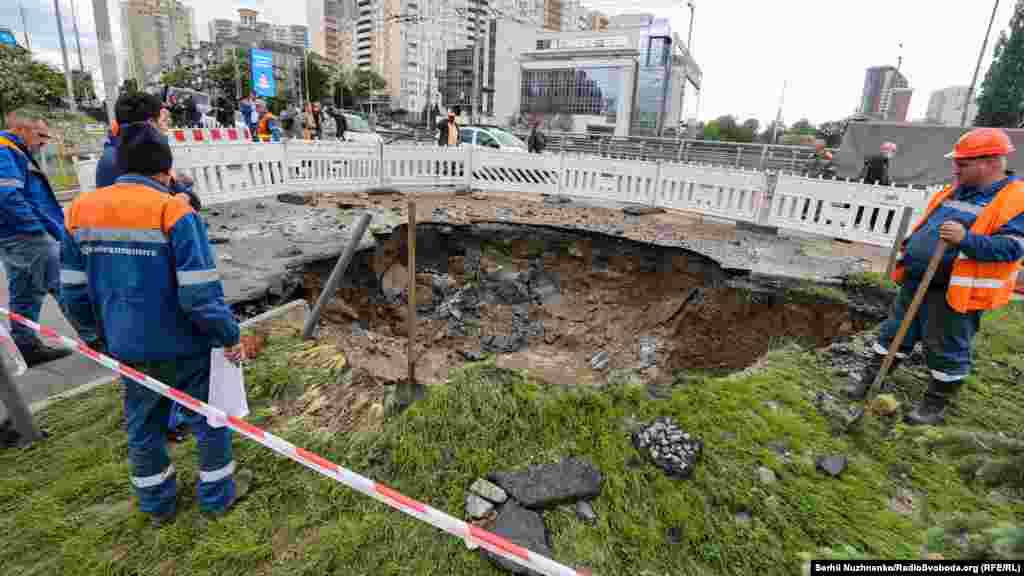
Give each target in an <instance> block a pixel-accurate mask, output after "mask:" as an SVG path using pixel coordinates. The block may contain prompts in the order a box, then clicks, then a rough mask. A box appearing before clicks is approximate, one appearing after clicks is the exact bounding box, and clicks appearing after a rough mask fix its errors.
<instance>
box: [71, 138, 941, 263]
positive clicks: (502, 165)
mask: <svg viewBox="0 0 1024 576" xmlns="http://www.w3.org/2000/svg"><path fill="white" fill-rule="evenodd" d="M181 132H182V134H181V135H175V137H174V138H172V144H173V146H172V147H173V150H174V164H175V169H176V170H177V171H179V172H181V173H184V174H188V175H190V176H192V178H193V179H194V180H195V181H196V191H197V193H198V194H199V195H200V198H202V200H203V204H204V205H208V206H209V205H214V204H220V203H224V202H232V201H235V200H241V199H245V198H258V197H261V196H270V195H274V194H280V193H283V192H296V193H303V192H330V191H348V190H362V189H366V188H368V187H372V186H379V185H393V186H423V187H435V186H459V187H463V186H464V187H467V188H471V187H472V188H478V189H481V190H484V191H504V192H530V193H547V194H564V195H568V196H574V197H579V198H590V199H598V200H606V201H613V202H630V203H638V204H646V205H649V206H655V207H661V208H666V209H672V210H682V211H687V212H694V213H698V214H702V215H706V216H713V217H718V218H725V219H730V220H734V221H741V222H752V223H757V224H761V225H764V226H771V227H778V228H783V229H790V230H799V231H804V232H811V233H815V234H821V235H825V236H829V237H833V238H843V239H847V240H851V241H855V242H866V243H870V244H876V245H880V246H891V245H892V242H893V241H894V240H895V236H896V233H897V231H898V229H899V224H900V220H901V217H902V213H903V208H904V207H906V206H910V207H912V208H913V209H914V211H915V214H914V216H915V218H916V217H918V216H920V214H921V213H922V212H923V209H924V206H925V204H926V203H927V200H928V198H929V197H930V196H931V195H932V194H933V193H934V191H935V190H934V189H931V190H912V189H908V188H897V187H895V186H891V187H885V186H873V185H867V184H860V183H856V182H850V181H843V180H821V179H810V178H805V177H803V176H797V175H792V174H785V173H783V174H779V175H778V180H777V182H776V183H775V186H774V191H771V190H770V188H771V187H770V185H769V182H768V175H767V174H766V173H764V172H758V171H749V170H743V169H736V168H732V167H725V166H708V165H697V164H680V163H673V162H661V161H658V162H647V161H641V160H624V159H610V158H598V157H593V156H583V155H572V154H523V153H518V152H503V151H498V150H491V149H486V148H479V147H472V146H460V147H439V146H434V145H427V144H393V145H380V144H368V143H355V142H342V141H302V140H289V141H286V142H268V143H254V142H249V141H246V140H243V139H242V138H243V136H244V135H245V134H244V131H240V130H234V129H215V130H208V131H203V130H199V129H194V130H187V131H181ZM221 132H223V134H221ZM215 133H216V134H218V135H217V136H216V139H214V134H215ZM77 166H78V174H79V182H80V183H81V185H82V189H83V190H90V189H92V188H93V187H94V186H95V177H96V176H95V173H96V160H83V161H80V162H79V163H78V164H77Z"/></svg>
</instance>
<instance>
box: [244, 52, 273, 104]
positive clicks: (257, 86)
mask: <svg viewBox="0 0 1024 576" xmlns="http://www.w3.org/2000/svg"><path fill="white" fill-rule="evenodd" d="M249 68H250V69H251V70H252V91H253V92H255V93H256V95H257V96H265V97H267V98H272V97H274V96H276V95H277V87H276V86H275V85H274V56H273V54H271V53H270V51H269V50H260V49H258V48H253V49H252V51H251V53H250V57H249Z"/></svg>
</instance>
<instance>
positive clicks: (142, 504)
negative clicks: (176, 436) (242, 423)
mask: <svg viewBox="0 0 1024 576" xmlns="http://www.w3.org/2000/svg"><path fill="white" fill-rule="evenodd" d="M129 364H130V365H131V366H132V367H133V368H135V369H136V370H139V371H141V372H143V373H145V374H148V375H150V376H152V377H154V378H156V379H157V380H160V381H161V382H163V383H165V384H168V385H171V386H173V387H175V388H178V389H179V390H182V391H183V392H186V393H187V394H189V395H191V396H192V397H194V398H196V399H198V400H202V401H204V402H206V401H208V400H209V394H210V353H209V351H207V352H206V353H205V354H200V355H197V356H189V357H183V358H178V359H176V360H169V361H153V362H130V363H129ZM122 382H123V383H124V412H125V420H126V423H127V427H128V459H129V460H130V462H131V481H132V485H133V486H134V488H135V493H136V495H137V496H138V497H139V508H140V509H141V510H142V511H143V512H147V513H149V514H155V515H159V516H164V515H168V514H170V513H172V512H173V511H174V509H175V506H176V505H177V481H176V477H175V473H174V465H173V464H172V463H171V460H170V457H169V455H168V453H167V431H168V421H169V418H170V413H171V405H172V404H173V402H172V401H171V400H170V399H168V398H165V397H163V396H161V395H159V394H157V393H156V392H153V391H152V390H150V389H148V388H146V387H144V386H142V385H140V384H136V383H135V382H132V381H131V380H128V379H127V378H122ZM181 418H182V419H183V420H184V421H185V423H187V424H188V425H189V426H190V427H191V429H192V431H193V433H194V434H195V437H196V442H197V444H198V446H199V483H198V485H197V488H196V492H197V497H198V498H197V499H198V501H199V509H200V510H202V511H204V512H221V511H223V510H225V509H226V508H227V506H228V505H229V504H230V503H231V500H232V499H233V498H234V495H235V482H234V471H235V461H234V459H233V457H232V451H231V429H230V428H227V427H223V428H212V427H211V426H210V425H209V424H208V423H207V422H206V417H205V416H202V415H200V414H197V413H195V412H193V411H192V410H190V409H188V408H183V409H182V410H181Z"/></svg>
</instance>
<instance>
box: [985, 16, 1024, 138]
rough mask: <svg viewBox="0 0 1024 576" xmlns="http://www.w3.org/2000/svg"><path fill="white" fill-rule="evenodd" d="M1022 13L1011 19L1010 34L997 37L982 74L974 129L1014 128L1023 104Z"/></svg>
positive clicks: (1023, 26)
mask: <svg viewBox="0 0 1024 576" xmlns="http://www.w3.org/2000/svg"><path fill="white" fill-rule="evenodd" d="M1022 70H1024V11H1022V10H1020V9H1017V10H1015V11H1014V14H1013V18H1011V19H1010V34H1009V35H1007V34H1006V31H1002V32H1000V34H999V40H997V41H996V47H995V54H994V55H993V57H992V65H991V66H989V69H988V72H986V73H985V80H984V81H983V82H982V83H981V91H980V92H981V93H980V95H979V96H978V114H977V116H975V118H974V125H975V126H991V127H997V128H1016V127H1017V126H1018V125H1019V124H1020V120H1021V106H1022V103H1024V82H1021V81H1020V78H1021V71H1022Z"/></svg>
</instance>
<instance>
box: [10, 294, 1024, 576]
mask: <svg viewBox="0 0 1024 576" xmlns="http://www.w3.org/2000/svg"><path fill="white" fill-rule="evenodd" d="M977 345H978V350H977V352H978V353H977V358H978V363H977V372H976V376H975V378H973V379H972V380H971V381H970V383H969V384H968V386H967V388H966V389H965V391H964V393H963V394H962V396H961V399H960V401H959V407H958V408H957V410H956V411H955V412H954V414H953V416H952V422H951V424H952V425H955V426H958V427H965V428H978V429H984V430H990V431H1005V432H1007V433H1011V434H1015V433H1017V432H1018V431H1019V430H1021V428H1022V422H1024V417H1022V416H1021V415H1020V408H1019V407H1020V406H1021V405H1022V403H1024V387H1022V386H1020V385H1019V382H1020V377H1019V376H1020V374H1021V370H1022V369H1024V358H1022V355H1021V354H1020V350H1022V349H1024V306H1021V305H1020V304H1019V303H1018V304H1016V305H1014V306H1011V307H1008V308H1005V309H1002V310H999V311H996V312H993V313H990V314H988V315H987V317H986V319H985V321H984V325H983V331H982V333H981V334H980V335H979V337H978V340H977ZM300 349H302V344H301V343H299V342H298V341H296V340H295V339H293V338H291V337H288V336H281V335H278V336H272V337H271V338H270V339H269V340H268V343H267V348H266V349H265V352H264V354H263V355H262V356H261V359H259V360H257V361H255V362H254V363H253V364H252V365H250V367H249V368H248V369H247V383H248V386H249V387H250V393H251V394H252V396H253V398H252V399H251V405H252V407H253V414H252V415H251V416H250V418H249V419H250V421H252V422H253V423H255V424H257V425H261V426H268V427H269V428H271V429H272V430H274V431H275V433H278V434H280V435H281V436H283V437H285V438H287V439H289V440H291V441H293V442H295V443H296V444H297V445H299V446H302V447H305V448H307V449H310V450H313V451H315V452H317V453H319V454H321V455H323V456H325V457H327V458H330V459H332V460H333V461H335V462H338V463H340V464H342V465H344V466H347V467H349V468H351V469H353V470H355V471H357V472H360V473H362V474H364V475H367V476H369V477H371V478H374V479H375V480H379V481H382V482H385V483H387V484H389V485H391V486H393V487H394V488H396V489H397V490H399V491H401V492H402V493H404V494H406V495H409V496H411V497H414V498H418V499H420V500H423V501H425V502H428V503H429V504H431V505H433V506H435V507H437V508H439V509H441V510H445V511H447V512H449V513H451V514H453V515H457V516H461V515H462V514H463V511H464V510H463V498H464V495H465V490H466V488H467V487H468V486H469V484H470V483H471V482H472V481H473V480H474V479H475V478H477V477H479V476H483V475H485V474H486V473H487V472H489V471H492V470H497V469H507V468H517V467H520V466H525V465H527V464H532V463H538V462H550V461H556V460H558V459H560V458H562V457H564V456H569V455H576V456H583V457H587V458H589V459H591V461H593V462H594V463H595V464H596V465H597V466H598V467H599V468H601V469H602V470H603V471H604V473H605V475H606V481H605V485H604V491H603V493H602V495H601V496H600V497H599V498H598V499H597V500H596V501H595V502H594V503H593V504H594V508H595V510H596V511H597V514H598V516H599V520H598V522H597V524H596V525H595V526H588V525H586V524H584V523H582V522H580V521H578V520H577V519H576V516H575V514H574V512H573V511H572V509H571V508H559V509H556V510H553V511H550V512H547V513H546V514H545V520H546V522H547V524H548V527H549V528H550V530H551V533H552V544H553V550H554V551H555V553H554V555H555V558H556V559H557V560H559V561H561V562H563V563H566V564H569V565H577V566H585V567H588V568H590V569H592V570H593V571H594V573H595V574H603V575H620V574H622V575H624V574H629V575H650V576H654V575H659V576H660V575H665V574H673V575H677V574H683V575H691V574H692V575H701V574H795V573H799V571H800V567H801V562H802V561H801V553H804V552H809V551H810V552H813V551H816V550H818V549H819V548H822V547H830V548H832V549H833V550H834V552H833V554H836V555H843V556H846V557H860V556H869V557H887V558H915V557H918V555H919V554H920V551H921V548H922V546H923V545H924V544H925V540H926V533H927V530H928V528H930V527H931V526H932V525H933V523H935V522H936V521H939V520H941V519H943V518H947V517H952V516H955V515H959V514H968V513H975V512H982V513H984V514H987V515H989V516H990V517H991V518H993V519H994V520H1012V519H1013V518H1014V517H1015V516H1016V517H1018V518H1019V517H1020V514H1021V513H1024V505H1021V504H1014V503H1009V504H996V503H993V502H992V501H990V500H989V499H988V497H987V494H988V491H987V489H981V488H979V487H975V486H972V485H971V484H967V483H965V482H964V481H963V480H962V479H961V478H960V476H959V475H958V473H957V463H956V461H953V460H950V459H949V458H948V457H947V456H946V455H945V454H943V453H941V452H934V453H933V452H930V451H929V450H928V449H927V448H925V447H924V445H923V443H921V442H917V441H916V436H915V434H916V433H914V432H913V431H912V430H906V429H903V428H902V427H897V431H896V434H895V437H891V436H885V435H883V428H882V426H881V425H880V424H879V423H878V422H877V421H876V420H874V419H870V418H869V419H868V420H867V421H866V422H865V423H864V425H863V428H862V430H861V431H860V432H858V433H856V434H851V435H847V436H841V437H835V436H832V435H831V434H830V433H829V427H828V425H827V423H826V421H825V420H824V419H823V417H821V416H820V415H818V413H817V412H816V410H815V409H814V407H813V406H812V404H811V401H810V399H809V398H810V397H813V392H814V391H816V390H819V389H821V388H823V387H826V388H829V387H835V386H837V385H838V380H835V381H833V379H832V378H831V377H829V376H828V375H827V374H828V373H827V371H826V368H825V367H823V366H822V365H821V364H819V360H818V356H817V355H816V354H814V353H813V352H812V351H807V350H805V349H802V348H800V347H798V346H796V345H788V346H786V347H784V348H780V349H776V350H774V351H773V352H771V353H770V354H769V355H768V357H767V358H766V360H765V362H764V363H763V369H761V370H758V371H754V372H753V373H751V374H747V375H742V376H740V375H734V376H730V377H714V376H710V375H698V374H689V375H687V377H686V378H685V384H681V385H680V386H678V387H677V388H676V389H675V392H674V394H673V396H672V398H671V399H668V400H652V399H651V398H650V397H649V396H648V394H647V392H646V390H645V389H644V387H643V385H642V384H641V383H640V382H639V381H638V380H637V379H636V378H635V376H634V375H630V374H622V375H621V376H622V377H621V378H616V379H615V381H616V383H615V384H613V385H611V386H609V387H608V388H606V389H605V390H602V391H593V390H572V391H558V390H554V389H551V388H547V387H545V386H542V385H538V384H536V383H533V382H530V381H529V380H528V378H526V377H525V376H524V375H523V374H522V373H518V372H510V371H504V370H500V369H498V368H496V367H494V366H493V364H491V363H490V362H489V361H485V362H481V363H476V364H471V365H467V366H464V367H462V368H459V369H457V370H455V371H453V372H452V375H451V380H450V382H449V383H448V384H447V385H444V386H440V387H436V388H433V389H432V390H431V394H430V395H429V397H428V398H427V400H425V401H423V402H421V403H419V404H416V405H414V406H413V407H412V408H411V409H409V410H408V411H407V412H405V413H404V414H402V416H401V417H399V418H398V419H396V420H394V421H391V422H389V423H388V424H387V426H386V427H385V428H384V430H383V432H380V433H375V434H371V433H352V434H348V435H339V436H333V437H330V436H321V435H317V434H314V433H312V432H310V431H309V430H308V427H307V426H305V425H304V423H303V422H302V421H301V420H290V421H289V420H286V419H284V418H283V417H281V416H279V415H276V414H275V412H274V409H273V408H272V405H271V404H270V402H269V400H268V399H269V398H270V397H271V396H278V397H279V396H282V395H290V393H291V392H295V391H301V389H302V388H303V387H305V386H309V385H311V383H317V382H321V383H322V382H323V381H325V378H326V377H325V376H324V375H323V374H321V373H318V372H316V371H315V370H314V369H311V368H308V367H306V366H305V365H303V364H301V363H295V362H291V363H290V362H288V361H287V355H288V354H290V353H293V352H294V351H296V350H300ZM897 374H898V375H900V378H898V381H899V382H901V383H902V384H904V385H906V386H909V387H912V388H913V387H915V386H916V388H913V389H914V390H916V391H917V392H919V386H920V383H917V382H914V381H913V380H912V379H910V378H908V377H907V376H906V374H905V373H897ZM901 374H902V375H901ZM917 392H915V393H917ZM286 393H289V394H286ZM120 414H121V407H120V392H119V390H118V389H117V388H116V387H106V388H101V389H98V390H95V391H93V392H92V393H90V394H88V395H85V396H82V397H79V398H75V399H72V400H65V401H61V402H59V403H57V404H55V405H53V406H52V407H49V408H47V409H46V410H45V411H43V412H42V413H41V414H40V422H41V424H42V426H43V427H44V428H45V429H47V430H48V431H49V432H50V434H51V436H50V438H49V439H48V440H47V441H45V442H44V443H42V444H39V445H38V446H36V447H34V448H32V449H29V450H25V451H15V450H7V451H4V452H2V453H0V470H2V471H3V473H2V475H0V532H2V533H3V534H5V546H4V547H3V548H2V551H0V564H2V565H3V566H4V567H5V570H4V572H5V573H9V574H47V575H48V574H126V575H127V574H138V575H143V574H158V575H169V574H189V575H197V576H200V575H235V574H237V575H243V574H245V575H250V574H253V575H266V574H281V575H284V574H287V575H307V574H308V575H314V574H316V575H320V574H332V573H337V574H346V575H362V574H365V575H369V574H374V575H378V574H396V575H397V574H452V575H457V576H470V575H472V576H480V575H483V576H486V575H491V574H495V575H497V574H501V573H502V572H500V571H498V570H497V569H496V568H494V567H492V566H491V565H490V564H489V563H488V562H487V561H485V560H483V559H482V558H481V557H480V556H479V554H478V553H477V552H471V551H469V550H467V549H466V547H465V545H464V544H463V543H462V542H460V541H458V540H456V539H454V538H452V537H450V536H448V535H446V534H444V533H441V532H439V531H437V530H435V529H433V528H431V527H429V526H427V525H424V524H421V523H419V522H417V521H416V520H413V519H411V518H409V517H407V516H404V515H402V514H400V513H398V512H395V511H393V510H391V509H389V508H387V507H385V506H383V505H380V504H379V503H377V502H375V501H372V500H370V499H368V498H366V497H364V496H361V495H358V494H356V493H355V492H353V491H351V490H348V489H347V488H344V487H343V486H341V485H338V484H336V483H333V482H331V481H329V480H327V479H325V478H322V477H320V476H318V475H315V474H314V473H312V472H310V471H308V470H307V469H305V468H302V467H300V466H298V465H296V464H294V463H292V462H290V461H287V460H284V459H281V458H278V457H276V456H273V455H272V454H271V453H269V452H268V451H267V450H265V449H263V448H262V447H260V446H258V445H256V444H254V443H252V442H249V441H246V440H244V439H240V438H237V437H236V441H235V451H236V457H237V458H238V459H239V460H240V461H241V462H242V463H243V464H244V466H247V467H249V468H251V469H253V470H254V471H255V472H256V475H257V482H258V484H257V487H256V490H255V491H254V492H253V493H252V495H251V496H250V498H249V499H248V500H247V501H245V502H243V503H242V504H241V505H240V507H239V508H238V509H237V510H236V511H234V512H232V513H231V514H229V515H228V516H227V517H225V518H224V519H222V520H220V521H217V522H213V523H210V524H208V525H206V526H202V525H200V524H197V523H196V522H195V521H194V518H195V517H196V516H198V513H197V511H196V508H195V502H194V490H195V482H196V475H197V472H196V468H195V461H196V460H195V453H196V447H195V443H194V440H190V441H188V442H187V443H185V444H184V445H182V446H179V447H176V448H175V449H174V451H173V453H172V457H173V459H174V462H175V465H176V467H177V468H178V478H179V498H180V501H179V506H180V509H181V512H180V514H179V517H178V519H177V521H176V522H175V523H174V524H172V525H171V526H169V527H166V528H164V529H162V530H159V531H156V530H154V529H152V528H150V527H149V525H148V523H147V522H146V520H145V518H144V517H143V516H142V515H141V514H140V513H138V512H136V511H134V510H132V509H130V508H126V507H125V506H124V504H125V503H127V502H129V501H130V491H129V490H130V489H129V484H128V465H127V447H126V440H125V435H124V432H123V430H122V429H121V428H120V424H119V422H120ZM656 416H672V417H674V418H675V419H676V420H677V421H678V422H679V423H680V425H681V426H682V427H683V428H685V429H686V430H687V431H689V432H691V433H694V434H696V435H698V436H700V437H702V438H703V439H704V441H705V443H706V447H705V451H704V455H703V458H702V460H701V461H700V463H699V464H698V465H697V469H696V473H695V475H694V477H693V478H692V479H690V480H685V481H679V480H670V479H668V478H666V477H665V476H663V475H662V474H661V473H660V472H659V471H657V470H656V469H654V468H653V467H651V466H649V465H646V464H645V465H642V466H639V467H632V466H628V465H627V462H628V461H630V460H631V459H633V458H634V457H635V456H636V452H635V451H634V449H633V448H632V447H631V445H630V442H629V435H628V429H629V422H643V421H648V420H651V419H653V418H654V417H656ZM778 441H782V442H786V443H787V445H788V448H789V450H790V451H791V452H792V454H793V456H792V458H791V460H790V461H789V462H786V461H784V460H782V459H781V458H780V457H779V456H778V455H777V454H776V453H775V452H774V451H773V450H771V449H770V448H769V447H768V446H767V445H768V444H769V443H771V442H778ZM832 452H839V453H844V454H847V455H848V456H849V458H850V464H849V468H848V469H847V470H846V472H845V473H844V474H843V475H842V476H841V477H840V478H839V479H831V478H826V477H825V476H823V475H822V474H821V473H819V472H817V471H816V470H815V468H814V463H813V456H814V455H817V454H824V453H832ZM758 466H766V467H769V468H771V469H772V470H773V471H775V472H776V474H777V475H778V477H779V479H778V481H777V482H775V483H774V484H769V485H762V484H760V483H759V482H758V481H757V480H756V479H755V474H754V471H755V469H756V468H757V467H758ZM894 469H898V470H902V471H903V472H905V473H906V474H908V476H909V480H908V481H909V483H910V484H912V486H913V487H914V488H915V489H916V490H919V491H922V492H924V493H926V494H927V495H928V496H927V506H926V507H925V508H924V509H923V510H922V513H921V515H920V516H903V515H898V514H896V513H895V512H892V511H890V510H889V508H888V505H887V503H888V500H889V497H890V496H891V495H892V494H893V493H894V491H895V484H894V481H893V480H892V474H891V471H892V470H894ZM118 504H121V505H122V506H120V507H119V506H118ZM740 510H746V511H749V512H750V513H751V514H752V516H753V521H752V522H751V523H750V524H749V525H743V524H740V523H738V522H737V521H736V520H735V514H736V512H737V511H740ZM670 530H671V531H672V532H673V535H674V536H677V537H676V538H674V539H670V538H668V536H667V534H668V533H669V531H670Z"/></svg>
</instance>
